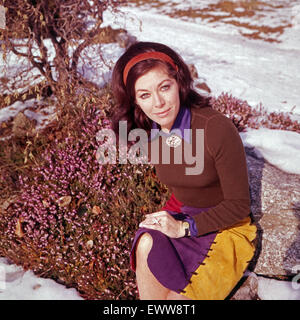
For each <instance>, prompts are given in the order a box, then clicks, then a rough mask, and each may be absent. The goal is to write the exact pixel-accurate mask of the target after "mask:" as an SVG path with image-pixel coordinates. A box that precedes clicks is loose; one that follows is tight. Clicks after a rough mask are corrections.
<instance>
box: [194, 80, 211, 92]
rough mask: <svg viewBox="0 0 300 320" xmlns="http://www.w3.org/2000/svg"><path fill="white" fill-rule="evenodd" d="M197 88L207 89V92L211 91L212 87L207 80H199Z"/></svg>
mask: <svg viewBox="0 0 300 320" xmlns="http://www.w3.org/2000/svg"><path fill="white" fill-rule="evenodd" d="M196 88H197V89H200V90H201V91H205V92H206V93H211V89H210V88H209V86H208V85H207V84H206V83H205V82H199V83H197V84H196Z"/></svg>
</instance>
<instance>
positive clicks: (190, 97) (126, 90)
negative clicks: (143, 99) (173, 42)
mask: <svg viewBox="0 0 300 320" xmlns="http://www.w3.org/2000/svg"><path fill="white" fill-rule="evenodd" d="M153 51H158V52H163V53H165V54H167V55H168V56H169V57H170V58H171V59H172V60H173V61H174V63H175V65H176V66H177V67H178V71H177V70H175V69H174V67H172V66H171V64H169V63H167V62H165V61H161V60H156V59H147V60H143V61H140V62H138V63H137V64H135V65H134V66H133V67H132V68H131V69H130V71H129V73H128V77H127V81H126V85H125V84H124V82H123V71H124V68H125V66H126V64H127V63H128V62H129V61H130V60H131V59H132V58H134V57H135V56H137V55H138V54H141V53H144V52H153ZM157 66H163V67H165V68H166V70H167V72H168V75H169V76H170V77H172V78H174V79H175V80H176V81H177V83H178V87H179V96H180V104H181V105H184V106H186V107H187V108H191V106H192V105H193V106H197V107H204V106H207V105H208V104H209V98H208V97H204V96H201V95H200V94H199V93H197V92H196V91H195V90H194V89H193V88H192V85H193V79H192V77H191V73H190V70H189V68H188V66H187V65H186V63H185V62H184V61H183V59H182V58H181V57H180V55H178V54H177V53H176V52H175V51H174V50H173V49H171V48H169V47H168V46H166V45H164V44H161V43H155V42H137V43H135V44H133V45H131V46H130V47H129V48H128V49H127V50H126V52H125V53H124V54H123V55H122V56H121V57H120V58H119V60H118V61H117V62H116V64H115V67H114V70H113V74H112V90H113V94H114V98H115V102H116V106H115V108H113V112H112V115H111V119H112V128H113V130H114V131H115V133H116V134H117V135H118V128H119V121H121V120H124V121H127V129H128V131H130V130H132V129H135V128H142V129H145V130H147V131H150V129H151V127H152V121H151V120H150V119H149V118H148V117H147V116H146V115H145V114H144V112H143V111H142V110H141V109H140V108H139V107H138V106H137V105H136V104H135V82H136V80H137V79H138V78H139V77H141V76H142V75H144V74H146V73H147V72H148V71H150V70H151V69H153V68H155V67H157Z"/></svg>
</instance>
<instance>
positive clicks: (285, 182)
mask: <svg viewBox="0 0 300 320" xmlns="http://www.w3.org/2000/svg"><path fill="white" fill-rule="evenodd" d="M246 155H247V164H248V172H249V182H250V189H251V209H252V213H253V217H254V220H255V223H256V224H257V227H258V230H259V231H258V245H257V251H256V254H255V257H254V259H253V261H252V262H251V264H250V268H251V270H252V271H254V272H255V273H257V274H261V275H293V274H295V266H297V265H300V230H299V222H300V175H296V174H290V173H286V172H284V171H281V170H280V169H278V168H276V167H274V166H273V165H271V164H269V163H268V162H267V161H265V160H264V159H262V158H258V157H257V156H256V155H255V153H254V152H253V150H251V149H250V148H246Z"/></svg>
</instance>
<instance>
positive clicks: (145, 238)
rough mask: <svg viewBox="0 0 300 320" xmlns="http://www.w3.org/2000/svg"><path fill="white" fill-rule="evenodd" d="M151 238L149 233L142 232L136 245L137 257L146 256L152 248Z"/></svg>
mask: <svg viewBox="0 0 300 320" xmlns="http://www.w3.org/2000/svg"><path fill="white" fill-rule="evenodd" d="M152 245H153V239H152V236H151V235H150V233H148V232H146V233H143V234H142V235H141V236H140V238H139V240H138V243H137V246H136V255H137V258H142V257H145V258H146V257H148V254H149V252H150V250H151V248H152Z"/></svg>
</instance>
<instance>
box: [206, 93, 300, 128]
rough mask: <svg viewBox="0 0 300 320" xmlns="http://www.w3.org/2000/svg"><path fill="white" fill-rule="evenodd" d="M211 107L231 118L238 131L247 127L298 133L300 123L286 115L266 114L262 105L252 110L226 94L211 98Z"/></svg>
mask: <svg viewBox="0 0 300 320" xmlns="http://www.w3.org/2000/svg"><path fill="white" fill-rule="evenodd" d="M211 105H212V107H213V108H214V109H216V110H218V111H220V112H222V113H224V114H226V115H227V116H228V117H229V118H231V119H232V121H233V123H234V124H235V126H236V127H237V128H238V130H239V131H244V130H245V128H247V127H248V128H254V129H258V128H260V127H265V128H269V129H280V130H290V131H296V132H299V133H300V123H299V122H297V121H293V120H292V119H291V117H290V116H289V114H288V113H284V112H271V113H268V112H267V110H265V109H264V107H263V106H262V104H259V105H258V106H257V107H256V108H253V107H251V106H250V105H249V104H248V103H247V101H245V100H241V99H238V98H235V97H233V96H232V95H231V94H228V93H224V92H223V93H222V94H221V95H220V96H218V97H217V98H216V97H212V99H211Z"/></svg>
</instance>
